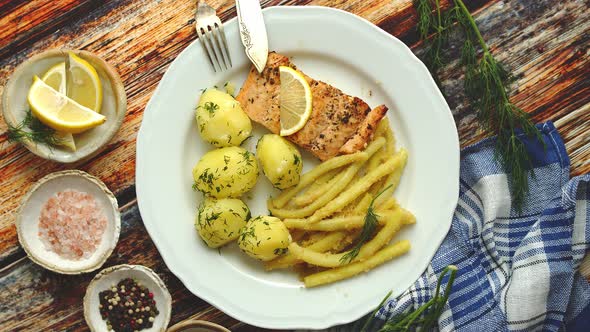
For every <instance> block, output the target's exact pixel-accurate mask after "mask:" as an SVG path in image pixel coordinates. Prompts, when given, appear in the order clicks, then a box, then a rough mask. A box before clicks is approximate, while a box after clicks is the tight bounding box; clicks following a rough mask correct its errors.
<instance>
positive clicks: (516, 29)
mask: <svg viewBox="0 0 590 332" xmlns="http://www.w3.org/2000/svg"><path fill="white" fill-rule="evenodd" d="M465 2H467V5H468V7H469V8H470V10H471V11H472V13H473V15H474V17H475V18H476V21H477V23H478V25H479V27H480V29H481V32H482V34H483V36H484V38H485V39H486V40H487V42H488V44H489V45H490V47H491V50H492V51H493V53H494V54H495V55H496V56H497V58H498V59H499V60H501V61H503V62H504V63H505V64H507V65H508V67H509V68H510V69H512V70H513V72H514V73H515V75H516V77H517V82H516V85H515V89H514V91H513V95H512V100H513V101H514V102H515V103H516V104H517V105H518V106H520V107H521V108H523V109H524V110H525V111H526V112H529V113H530V114H532V116H533V118H534V120H535V121H547V120H551V121H553V122H554V123H555V124H556V126H557V128H558V129H559V131H560V133H561V135H562V136H563V138H564V140H565V142H566V147H567V151H568V153H569V155H570V157H571V162H572V167H571V174H572V175H578V174H583V173H588V172H589V171H590V57H589V45H590V20H589V19H588V17H590V4H589V2H588V1H580V0H578V1H575V0H564V1H554V0H513V1H497V0H492V1H485V0H477V1H465ZM208 3H209V4H211V5H212V6H213V7H214V8H217V13H218V15H219V16H220V17H221V19H222V21H226V20H228V19H230V18H232V17H234V16H236V11H235V7H234V2H233V1H221V0H208ZM262 5H263V7H268V6H277V5H322V6H331V7H335V8H340V9H343V10H346V11H349V12H352V13H354V14H357V15H359V16H362V17H364V18H366V19H368V20H369V21H371V22H373V23H374V24H376V25H377V26H379V27H380V28H382V29H383V30H385V31H387V33H390V34H392V35H393V36H396V37H397V38H399V39H401V40H402V41H403V42H404V43H406V44H407V45H408V46H410V47H411V48H412V50H413V51H415V52H416V53H417V54H418V55H420V54H421V52H422V51H423V47H422V45H421V43H420V42H419V40H418V38H417V34H416V28H415V26H416V12H415V10H414V8H413V6H412V2H411V0H394V1H392V0H374V1H367V0H351V1H344V0H315V1H311V0H263V1H262ZM194 10H195V2H194V1H190V0H182V1H179V0H153V1H150V0H106V1H96V0H94V1H91V0H60V1H54V0H32V1H31V0H0V27H2V28H1V29H0V92H1V89H3V88H2V87H3V86H4V84H5V82H6V80H7V79H8V78H9V77H10V75H11V73H12V72H13V70H14V68H15V66H17V65H18V64H19V63H21V62H22V61H24V60H25V59H27V58H28V57H30V56H32V55H34V54H37V53H39V52H42V51H44V50H48V49H53V48H73V49H84V50H88V51H91V52H94V53H96V54H97V55H99V56H100V57H102V58H104V59H105V60H106V61H107V62H109V63H111V64H112V65H113V66H114V67H115V68H116V69H117V71H118V72H119V74H120V75H121V78H122V80H123V82H124V84H125V89H126V92H127V98H128V111H127V116H126V117H125V122H124V123H123V126H122V127H121V129H120V130H119V132H118V133H117V135H116V136H115V137H114V138H113V139H112V141H111V142H110V143H109V144H108V146H107V148H106V149H105V150H104V151H103V152H102V153H100V154H99V155H98V156H96V157H95V158H93V159H92V160H89V161H85V162H80V163H75V164H73V165H63V164H58V163H54V162H50V161H47V160H43V159H40V158H38V157H36V156H34V155H33V154H31V153H29V152H28V150H26V149H25V148H24V147H22V146H20V145H19V144H15V143H10V142H8V141H7V135H6V129H7V128H6V125H5V123H4V121H0V179H1V185H0V331H15V330H27V331H37V330H38V331H41V330H43V331H55V330H68V331H78V330H86V329H87V327H86V324H85V322H84V317H83V314H82V297H83V294H84V291H85V289H86V286H87V284H88V282H89V280H90V279H91V278H92V277H93V276H94V273H88V274H84V275H81V276H65V275H59V274H56V273H52V272H49V271H47V270H45V269H43V268H41V267H39V266H37V265H35V264H34V263H32V262H31V261H30V260H29V259H28V258H26V255H25V253H24V251H23V250H22V248H21V247H20V246H19V243H18V240H17V236H16V230H15V226H14V218H15V217H14V213H15V211H16V209H17V208H18V206H19V204H20V201H21V199H22V196H23V194H24V193H25V192H26V191H27V190H28V189H29V187H30V186H31V184H32V183H34V182H35V181H36V180H38V179H39V178H41V177H43V176H44V175H46V174H48V173H51V172H54V171H58V170H63V169H72V168H75V169H82V170H84V171H86V172H89V173H91V174H93V175H96V176H98V177H99V178H101V179H102V180H103V181H104V182H105V183H106V184H107V186H108V187H109V188H110V189H111V190H112V191H113V192H114V193H115V194H116V195H117V198H118V200H119V204H120V210H121V214H122V231H121V237H120V239H119V243H118V245H117V247H116V249H115V251H114V253H113V255H112V256H111V257H110V258H109V260H108V261H107V262H106V263H105V265H104V267H107V266H112V265H115V264H121V263H132V264H142V265H146V266H148V267H150V268H152V269H154V270H155V271H156V272H157V273H158V274H159V275H160V276H161V277H162V278H163V279H164V281H165V282H166V284H167V285H168V288H169V289H170V292H171V294H172V298H173V314H172V320H171V324H175V323H177V322H180V321H183V320H185V319H187V318H189V317H199V318H203V319H207V320H211V321H214V322H217V323H220V324H222V325H224V326H226V327H228V328H230V329H232V330H235V331H254V330H260V329H256V328H254V327H251V326H247V325H245V324H243V323H241V322H238V321H236V320H235V319H233V318H231V317H229V316H227V315H225V314H224V313H222V312H220V311H218V310H217V309H215V308H213V307H211V306H210V305H209V304H207V303H206V302H205V301H203V300H201V299H199V298H197V297H196V296H194V295H192V294H191V293H190V292H189V291H188V290H187V289H186V288H185V287H184V286H183V285H182V284H181V283H180V281H179V280H178V279H177V278H176V277H175V276H174V275H172V274H171V273H170V271H169V270H168V269H167V268H166V266H165V265H164V263H163V261H162V259H161V257H160V255H159V254H158V252H157V250H156V248H155V247H154V244H153V243H152V241H151V240H150V238H149V236H148V234H147V233H146V230H145V228H144V226H143V223H142V221H141V217H140V215H139V212H138V209H137V201H136V197H135V187H134V174H135V139H136V135H137V131H138V129H139V126H140V123H141V119H142V113H143V110H144V107H145V105H146V103H147V102H148V100H149V98H150V97H151V95H152V93H153V91H154V89H155V87H156V85H157V84H158V82H159V80H160V78H161V77H162V75H163V74H164V72H165V71H166V69H167V68H168V66H169V65H170V63H171V62H172V61H173V60H174V58H175V57H176V56H177V55H178V54H179V52H180V51H182V50H183V49H184V48H185V47H186V46H187V45H188V44H189V43H191V42H192V41H193V40H194V39H195V31H194V27H193V24H194V21H193V17H194ZM268 28H269V29H272V27H268ZM455 45H458V44H457V43H455ZM452 53H453V54H454V55H455V58H456V54H455V53H456V51H452ZM392 61H394V59H392ZM458 68H459V65H458V63H457V61H452V62H451V63H450V64H448V65H447V66H446V67H444V70H443V73H442V82H443V87H444V90H445V92H446V94H447V95H448V96H449V97H448V98H447V100H448V103H449V105H450V107H451V109H452V110H453V114H454V118H455V121H456V123H457V127H458V128H459V135H460V140H461V146H466V145H468V144H471V143H473V142H476V141H478V140H479V139H481V138H482V137H484V136H485V133H482V132H480V131H479V130H478V128H479V125H478V123H477V122H476V121H475V116H474V113H473V110H472V109H470V108H469V107H468V106H467V105H466V103H465V98H464V94H463V92H462V88H461V87H462V85H461V77H462V73H461V71H460V70H458ZM385 291H386V290H384V292H385Z"/></svg>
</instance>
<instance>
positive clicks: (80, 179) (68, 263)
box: [16, 170, 121, 274]
mask: <svg viewBox="0 0 590 332" xmlns="http://www.w3.org/2000/svg"><path fill="white" fill-rule="evenodd" d="M67 189H74V190H78V191H81V192H86V193H88V194H90V195H92V196H94V198H95V200H96V202H97V203H98V206H99V207H100V208H101V209H102V211H103V213H104V214H105V216H106V217H107V227H106V229H105V231H104V234H103V238H102V241H101V242H100V244H99V246H98V247H97V248H96V251H95V252H94V253H93V254H92V255H91V256H90V257H88V258H83V259H80V260H69V259H66V258H63V257H61V256H59V255H58V254H56V253H55V252H53V251H51V250H49V249H48V248H46V247H45V245H44V244H43V242H41V239H40V238H39V216H40V214H41V209H42V207H43V205H44V204H45V202H47V200H48V199H49V198H50V197H52V196H53V195H54V194H56V193H58V192H60V191H64V190H67ZM16 230H17V234H18V239H19V241H20V243H21V245H22V247H23V248H24V249H25V251H26V253H27V255H28V256H29V257H30V258H31V260H32V261H33V262H35V263H37V264H39V265H41V266H43V267H44V268H46V269H48V270H51V271H55V272H58V273H63V274H80V273H85V272H90V271H94V270H96V269H98V268H99V267H101V266H102V264H104V262H105V261H106V260H107V258H108V257H109V256H110V255H111V253H112V252H113V249H115V246H116V245H117V241H118V240H119V233H120V230H121V216H120V213H119V209H118V205H117V199H116V198H115V196H114V195H113V193H112V192H111V191H110V190H109V189H108V188H107V187H106V185H105V184H104V183H103V182H102V181H100V180H99V179H98V178H96V177H94V176H92V175H90V174H88V173H86V172H82V171H77V170H69V171H61V172H55V173H51V174H49V175H47V176H45V177H43V178H42V179H41V180H39V181H37V183H35V184H34V185H33V186H32V187H31V189H29V191H28V192H27V194H26V195H25V196H24V198H23V201H22V203H21V206H20V209H19V211H18V214H17V217H16Z"/></svg>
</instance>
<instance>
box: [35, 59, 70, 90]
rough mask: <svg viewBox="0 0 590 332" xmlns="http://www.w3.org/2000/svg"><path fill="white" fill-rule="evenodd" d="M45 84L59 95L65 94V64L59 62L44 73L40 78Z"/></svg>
mask: <svg viewBox="0 0 590 332" xmlns="http://www.w3.org/2000/svg"><path fill="white" fill-rule="evenodd" d="M41 79H42V80H43V82H45V84H47V85H49V86H50V87H52V88H53V89H54V90H56V91H59V92H60V93H63V94H65V93H66V63H65V62H60V63H58V64H56V65H54V66H52V67H51V68H49V70H47V71H46V72H45V74H43V76H42V77H41Z"/></svg>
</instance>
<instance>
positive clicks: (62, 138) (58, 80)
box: [41, 62, 76, 151]
mask: <svg viewBox="0 0 590 332" xmlns="http://www.w3.org/2000/svg"><path fill="white" fill-rule="evenodd" d="M41 79H42V80H43V82H45V84H47V85H49V86H50V87H52V88H53V89H54V90H56V91H58V92H60V93H63V94H65V93H66V63H65V62H60V63H58V64H56V65H54V66H52V67H51V68H49V70H47V71H46V72H45V74H43V77H41ZM55 136H56V137H57V139H58V141H59V144H60V145H63V146H66V147H68V148H70V149H71V150H72V151H76V141H74V136H73V135H72V134H70V133H64V132H61V131H57V132H55Z"/></svg>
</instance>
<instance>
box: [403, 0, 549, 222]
mask: <svg viewBox="0 0 590 332" xmlns="http://www.w3.org/2000/svg"><path fill="white" fill-rule="evenodd" d="M433 4H434V6H435V7H434V8H432V5H433ZM414 5H415V6H416V10H417V12H418V15H419V19H418V27H417V29H418V33H419V35H420V38H421V39H422V40H423V41H424V43H425V44H426V47H427V50H426V53H425V55H424V62H425V63H426V65H427V66H428V68H429V69H430V71H431V72H432V73H433V76H434V78H435V80H436V82H437V84H438V85H439V86H440V85H441V84H440V80H439V78H438V75H437V74H438V71H439V69H440V68H441V67H442V66H443V65H444V59H443V56H442V52H443V49H444V48H445V47H446V44H447V41H448V33H449V31H450V29H451V28H452V27H453V26H454V24H455V23H458V24H457V27H458V28H460V29H461V31H462V32H463V35H464V37H465V40H464V44H463V47H462V48H461V63H462V65H463V66H464V67H465V81H464V89H465V94H466V95H467V97H468V98H469V100H470V103H471V105H472V106H473V107H474V108H475V109H476V111H477V118H478V121H479V122H480V123H481V125H482V127H483V128H484V129H485V130H487V131H489V132H491V133H493V134H494V135H496V136H497V143H496V149H495V158H496V159H497V160H498V161H499V162H500V164H501V165H502V167H503V169H504V170H505V171H506V173H507V174H508V177H509V182H510V186H511V189H512V192H513V197H514V207H515V209H516V210H518V211H520V210H521V209H522V205H523V203H524V198H525V197H526V195H527V194H528V170H529V169H530V168H531V160H530V157H529V155H528V152H527V150H526V148H525V145H524V142H523V141H522V140H521V138H520V137H518V135H517V131H518V130H522V131H523V132H524V134H525V135H526V136H528V137H535V138H536V139H538V140H539V141H540V142H542V138H541V134H540V132H539V130H538V129H537V128H536V127H535V125H534V124H533V123H532V122H531V120H530V116H529V115H528V114H527V113H526V112H524V111H523V110H522V109H520V108H519V107H517V106H516V105H514V104H513V103H512V102H511V101H510V98H509V91H510V85H511V83H512V81H513V79H512V75H511V74H510V73H509V72H508V71H507V70H506V69H505V68H504V67H503V66H502V64H501V63H500V62H498V61H497V60H496V59H495V58H494V56H493V55H492V53H491V52H490V50H489V48H488V46H487V44H486V42H485V41H484V39H483V37H482V35H481V33H480V31H479V28H478V27H477V24H475V21H474V20H473V17H472V16H471V13H470V12H469V10H468V9H467V7H466V6H465V4H464V3H463V1H462V0H453V1H451V8H450V9H449V10H447V11H446V12H442V7H441V4H440V2H439V0H435V1H432V0H415V1H414ZM480 52H481V55H479V56H478V54H479V53H480Z"/></svg>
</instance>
